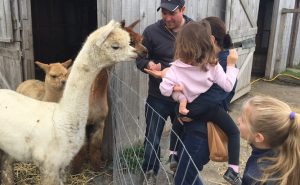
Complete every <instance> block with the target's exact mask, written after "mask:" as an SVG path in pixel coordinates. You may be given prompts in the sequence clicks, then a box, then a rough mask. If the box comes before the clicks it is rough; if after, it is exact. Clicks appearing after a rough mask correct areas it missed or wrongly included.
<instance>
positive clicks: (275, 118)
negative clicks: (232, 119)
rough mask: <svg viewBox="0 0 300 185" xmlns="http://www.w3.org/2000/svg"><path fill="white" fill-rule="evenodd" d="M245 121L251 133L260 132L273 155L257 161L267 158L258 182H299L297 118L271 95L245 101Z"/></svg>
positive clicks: (281, 184)
mask: <svg viewBox="0 0 300 185" xmlns="http://www.w3.org/2000/svg"><path fill="white" fill-rule="evenodd" d="M245 106H249V110H250V111H249V113H248V115H247V119H248V120H247V121H248V122H249V127H250V132H256V133H261V134H262V135H263V136H264V138H265V143H266V144H268V145H269V146H270V147H271V148H272V149H273V150H274V152H275V155H274V156H273V157H263V158H261V159H260V160H259V162H261V161H265V160H266V161H269V162H270V165H269V166H267V167H266V168H263V169H262V171H263V176H262V179H261V180H260V181H261V184H264V183H266V182H267V181H268V180H272V181H273V180H274V181H276V182H277V183H276V184H279V185H296V184H299V182H300V175H299V174H300V162H299V159H300V119H299V116H300V115H299V114H297V113H293V112H292V110H291V108H290V107H289V106H288V105H287V104H286V103H284V102H282V101H280V100H278V99H275V98H272V97H262V96H255V97H253V98H251V99H249V100H248V101H247V103H246V104H245Z"/></svg>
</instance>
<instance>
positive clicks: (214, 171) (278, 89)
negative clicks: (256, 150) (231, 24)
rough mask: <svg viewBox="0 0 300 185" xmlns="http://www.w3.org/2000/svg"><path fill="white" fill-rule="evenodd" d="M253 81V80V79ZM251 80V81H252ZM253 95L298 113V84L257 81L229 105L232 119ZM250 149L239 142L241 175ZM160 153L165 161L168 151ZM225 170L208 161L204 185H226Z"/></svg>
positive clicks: (164, 139) (203, 173) (165, 138)
mask: <svg viewBox="0 0 300 185" xmlns="http://www.w3.org/2000/svg"><path fill="white" fill-rule="evenodd" d="M254 79H255V78H254ZM254 79H253V80H254ZM255 95H268V96H272V97H275V98H278V99H280V100H282V101H284V102H286V103H288V104H289V105H290V106H291V107H292V108H293V110H295V111H296V112H300V85H299V83H298V85H297V84H295V83H285V82H282V81H281V82H280V81H278V80H275V81H273V82H265V81H263V80H259V81H257V82H255V83H253V84H252V86H251V91H250V92H249V93H247V94H246V95H244V96H243V97H241V98H239V99H238V100H236V101H234V102H233V103H232V104H231V110H232V111H231V112H230V115H231V116H232V117H233V119H234V120H236V119H237V117H238V115H239V113H240V110H241V107H242V104H243V102H244V101H245V100H247V99H248V98H250V97H253V96H255ZM168 139H169V136H168V134H165V135H164V137H163V138H162V143H163V144H162V145H163V146H162V147H163V148H165V147H166V148H167V146H168V144H169V143H168V142H169V140H168ZM250 152H251V148H250V147H249V146H248V144H247V143H246V142H245V141H244V140H241V152H240V153H241V155H240V167H241V173H243V170H244V168H245V164H246V161H247V159H248V157H249V155H250ZM162 153H163V154H164V155H165V156H164V159H165V160H166V159H167V155H168V151H167V150H166V149H165V150H162ZM226 169H227V164H226V163H217V162H212V161H210V162H209V163H208V164H207V165H206V166H205V167H204V170H203V171H202V172H201V175H202V177H203V178H204V181H205V182H206V185H217V184H218V185H226V184H227V183H226V181H225V180H223V178H222V175H223V174H224V172H225V170H226ZM160 184H161V185H163V184H164V185H165V184H166V182H165V181H164V180H163V179H160V180H159V181H158V185H160Z"/></svg>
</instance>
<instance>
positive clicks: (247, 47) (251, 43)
mask: <svg viewBox="0 0 300 185" xmlns="http://www.w3.org/2000/svg"><path fill="white" fill-rule="evenodd" d="M259 2H260V0H227V4H226V7H227V11H226V21H225V22H226V27H227V29H228V30H229V34H230V35H231V38H232V41H233V42H234V43H235V45H236V47H238V54H239V60H238V63H237V66H238V68H239V69H240V72H239V75H238V83H237V87H236V93H235V96H234V97H233V99H232V100H235V99H238V98H239V97H241V96H243V95H244V94H246V93H247V92H249V91H250V89H251V85H250V81H251V72H252V64H253V54H254V51H255V37H256V33H257V17H258V9H259Z"/></svg>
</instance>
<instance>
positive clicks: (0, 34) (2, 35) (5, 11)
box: [0, 0, 13, 42]
mask: <svg viewBox="0 0 300 185" xmlns="http://www.w3.org/2000/svg"><path fill="white" fill-rule="evenodd" d="M0 41H1V42H12V41H13V25H12V17H11V9H10V0H3V1H1V2H0Z"/></svg>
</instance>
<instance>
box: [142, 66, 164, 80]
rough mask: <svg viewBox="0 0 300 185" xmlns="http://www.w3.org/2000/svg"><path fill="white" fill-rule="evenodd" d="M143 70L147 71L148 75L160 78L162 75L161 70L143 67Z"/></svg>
mask: <svg viewBox="0 0 300 185" xmlns="http://www.w3.org/2000/svg"><path fill="white" fill-rule="evenodd" d="M144 71H145V72H146V73H148V74H149V75H152V76H154V77H155V78H162V77H163V72H162V71H157V70H152V69H147V68H144Z"/></svg>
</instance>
